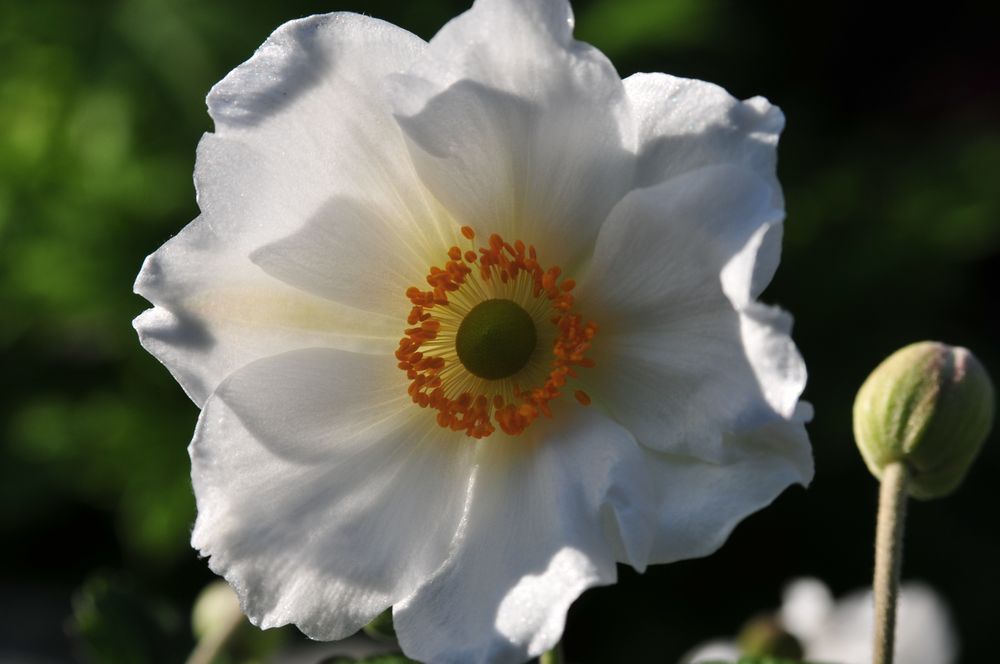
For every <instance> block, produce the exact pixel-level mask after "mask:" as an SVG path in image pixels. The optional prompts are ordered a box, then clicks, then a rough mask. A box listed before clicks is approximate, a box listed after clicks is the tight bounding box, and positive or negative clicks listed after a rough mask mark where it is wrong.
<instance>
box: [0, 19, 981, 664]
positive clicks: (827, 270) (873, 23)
mask: <svg viewBox="0 0 1000 664" xmlns="http://www.w3.org/2000/svg"><path fill="white" fill-rule="evenodd" d="M574 4H575V7H576V12H577V36H578V37H579V38H580V39H583V40H585V41H589V42H591V43H593V44H595V45H596V46H597V47H599V48H600V49H602V50H603V51H604V52H605V53H606V54H607V55H608V56H609V57H610V58H611V59H612V61H613V62H614V63H615V65H616V66H617V67H618V70H619V72H620V73H621V74H622V75H623V76H625V75H628V74H631V73H633V72H637V71H665V72H669V73H673V74H677V75H682V76H689V77H695V78H700V79H704V80H709V81H713V82H716V83H719V84H721V85H723V86H724V87H726V88H727V89H729V90H730V91H731V92H732V93H733V94H734V95H736V96H738V97H749V96H753V95H757V94H760V95H764V96H766V97H768V98H769V99H770V100H772V101H773V102H775V103H777V104H778V105H780V106H781V107H782V108H783V110H784V111H785V114H786V116H787V118H788V125H787V129H786V131H785V133H784V135H783V137H782V143H781V148H780V151H779V156H780V163H779V174H780V177H781V180H782V182H783V184H784V187H785V193H786V196H787V209H788V219H787V222H786V231H785V249H784V259H783V263H782V266H781V268H780V270H779V271H778V275H777V278H776V279H775V281H774V283H773V284H772V286H771V287H770V288H769V289H768V290H767V292H766V293H765V296H764V299H765V300H766V301H769V302H771V303H776V304H779V305H781V306H783V307H785V308H787V309H789V310H790V311H791V312H793V313H794V315H795V319H796V327H795V333H794V337H795V340H796V341H797V343H798V344H799V347H800V349H801V351H802V353H803V355H804V356H805V359H806V362H807V364H808V366H809V373H810V380H809V386H808V388H807V390H806V395H805V396H806V398H807V399H808V400H810V401H811V402H813V403H814V405H815V408H816V417H815V420H814V421H813V423H812V424H811V425H810V431H811V436H812V441H813V445H814V449H815V457H816V479H815V481H814V483H813V485H812V486H811V487H810V488H809V489H808V490H803V489H801V488H792V489H789V490H788V491H786V492H785V494H783V495H782V496H781V497H780V498H779V499H778V500H777V502H776V503H775V504H774V506H772V507H771V508H769V509H767V510H764V511H763V512H761V513H759V514H757V515H755V516H753V517H751V518H749V519H748V520H747V521H746V522H745V523H743V524H742V525H740V526H739V527H738V528H737V530H736V531H735V533H734V534H733V536H732V538H731V540H730V542H729V543H728V544H727V545H726V546H725V547H724V548H723V549H722V550H721V551H720V552H718V553H717V554H715V555H713V556H710V557H708V558H705V559H702V560H696V561H689V562H683V563H679V564H674V565H668V566H657V567H653V568H652V569H650V570H649V571H648V572H646V573H645V574H644V575H638V574H636V573H634V572H633V571H631V570H626V569H622V571H621V580H620V582H619V583H618V585H616V586H614V587H610V588H602V589H596V590H592V591H589V592H587V593H586V594H585V595H584V596H583V597H582V598H581V599H580V600H579V601H578V602H577V603H576V604H575V605H574V606H573V608H572V610H571V611H570V614H569V620H568V626H567V633H566V637H565V641H564V643H565V648H566V653H567V656H568V659H569V660H570V661H573V662H618V661H630V658H637V659H635V660H634V661H650V662H674V661H676V660H677V658H678V657H679V656H680V655H681V654H682V653H683V652H684V651H686V650H687V649H689V648H690V647H691V646H693V645H695V644H696V643H698V642H699V641H701V640H703V639H705V638H708V637H713V636H719V635H726V634H733V633H734V632H735V631H737V630H738V629H739V627H740V625H741V624H742V622H743V621H744V620H745V619H746V618H748V617H749V616H751V615H752V614H754V613H756V612H758V611H760V610H761V609H769V608H773V607H775V606H777V605H778V604H779V603H780V592H781V588H782V586H783V585H784V583H785V582H786V581H788V580H789V579H791V578H793V577H796V576H800V575H813V576H817V577H819V578H821V579H823V580H825V581H826V582H827V584H828V585H829V586H830V587H831V588H832V589H833V591H834V592H835V593H836V594H838V595H839V594H843V593H845V592H847V591H849V590H851V589H854V588H857V587H859V586H863V585H865V584H866V583H868V582H869V576H870V568H871V559H872V537H873V532H874V507H875V502H876V493H877V487H876V484H875V482H874V481H873V480H872V479H871V477H870V476H869V475H868V473H867V471H866V469H865V467H864V465H863V464H862V462H861V459H860V457H859V456H858V454H857V453H856V451H855V449H854V444H853V439H852V435H851V403H852V400H853V397H854V393H855V391H856V390H857V388H858V387H859V386H860V384H861V382H862V380H863V379H864V378H865V376H866V375H867V373H868V372H869V371H870V370H871V369H872V368H874V366H875V365H876V364H877V363H878V362H879V361H880V360H881V359H882V358H883V357H884V356H886V355H887V354H889V353H890V352H891V351H893V350H894V349H896V348H898V347H900V346H902V345H905V344H907V343H909V342H911V341H916V340H921V339H938V340H942V341H946V342H948V343H952V344H958V345H964V346H967V347H969V348H971V349H973V350H974V351H975V352H976V353H977V354H978V356H979V357H980V359H981V360H982V361H983V363H984V364H985V365H986V367H987V368H988V369H990V370H991V371H992V373H993V375H994V377H1000V347H998V344H997V340H998V338H1000V327H998V325H997V322H996V321H997V320H998V317H997V316H996V315H995V309H996V306H997V294H998V289H997V286H998V280H997V277H998V274H1000V67H998V65H997V63H998V62H1000V57H998V56H1000V47H998V44H1000V41H998V40H997V39H996V26H997V25H1000V21H998V19H1000V10H998V7H1000V5H998V4H997V3H992V2H981V3H963V2H949V3H946V4H945V5H943V6H940V7H938V8H937V9H936V10H935V11H934V12H933V13H930V12H927V13H920V12H919V11H918V10H917V9H916V8H915V5H912V4H900V5H899V6H895V5H894V4H893V3H881V4H879V3H862V2H838V3H793V2H779V1H777V0H762V1H758V2H753V3H747V2H737V1H736V0H592V1H585V0H579V1H578V2H576V3H574ZM466 6H467V5H466V3H465V2H456V1H452V0H447V1H446V0H419V1H415V2H410V3H399V2H393V1H384V2H380V1H371V2H363V1H361V0H331V1H328V2H320V1H315V0H314V1H307V0H295V1H286V2H282V3H275V2H265V1H262V0H261V1H255V2H247V1H245V0H243V1H237V0H216V1H214V2H202V1H200V0H91V1H88V2H77V1H74V0H33V1H32V2H27V1H25V2H20V1H18V0H3V1H2V2H0V532H2V543H3V545H2V547H0V616H2V619H0V661H3V662H13V661H24V662H35V661H52V662H61V661H74V660H78V659H81V658H84V657H87V653H88V652H90V653H93V652H95V650H94V648H95V647H96V646H95V645H94V644H95V643H98V644H99V643H100V642H101V641H100V640H101V639H102V638H111V639H121V638H124V637H122V636H121V634H119V635H117V636H114V635H112V636H108V634H109V633H114V632H121V633H127V634H128V635H129V636H128V638H129V639H131V640H132V641H133V642H130V643H129V644H127V645H126V646H120V644H119V645H118V646H115V647H126V649H125V650H118V651H114V652H120V653H132V654H129V655H127V656H126V655H114V656H111V655H104V656H98V657H96V658H95V657H93V655H91V658H92V659H94V660H95V661H138V662H141V661H162V662H176V661H182V660H183V657H184V656H185V654H186V652H187V651H188V650H189V649H190V647H191V645H192V636H191V634H190V627H189V614H190V607H191V604H192V601H193V599H194V597H195V596H196V594H197V593H198V591H199V590H200V589H201V588H202V587H203V586H204V585H205V584H206V583H208V582H209V581H210V580H211V579H212V574H211V572H209V570H208V569H207V566H206V564H205V563H204V561H199V560H198V559H197V557H196V555H195V553H194V552H193V551H192V550H191V549H190V547H189V545H188V536H189V531H190V528H191V525H192V523H193V520H194V501H193V497H192V493H191V488H190V480H189V476H188V473H189V462H188V457H187V451H186V446H187V443H188V441H189V439H190V436H191V433H192V430H193V427H194V424H195V420H196V418H197V415H198V411H197V409H196V408H195V406H194V405H193V404H192V403H190V402H189V401H188V400H187V399H186V397H185V396H184V394H183V392H182V391H181V389H180V388H179V387H178V386H177V384H176V383H175V382H174V381H173V379H172V378H171V377H170V376H169V375H168V373H167V371H166V370H165V369H164V368H163V367H162V366H160V365H159V363H158V362H157V361H156V360H155V359H153V358H152V357H151V356H149V355H148V354H146V353H145V352H144V351H143V350H142V349H141V348H140V347H139V344H138V342H137V340H136V336H135V334H134V332H133V330H132V328H131V324H130V321H131V319H132V318H133V317H135V316H136V315H137V314H138V313H140V312H141V311H142V310H143V309H145V308H146V307H147V304H146V303H145V302H144V301H143V300H142V299H141V298H139V297H138V296H135V295H133V294H132V292H131V289H132V282H133V280H134V278H135V275H136V273H137V272H138V270H139V266H140V265H141V263H142V260H143V258H144V257H145V256H146V255H147V254H148V253H151V252H152V251H153V250H155V249H156V248H157V247H158V246H159V245H160V244H161V243H163V242H164V241H165V240H166V239H167V238H169V237H170V236H171V235H172V234H174V233H176V232H178V231H179V230H180V229H181V228H182V227H183V226H184V225H185V224H186V223H187V222H188V221H190V220H191V219H193V218H194V217H195V216H196V215H197V212H198V210H197V207H196V205H195V198H194V188H193V185H192V179H191V174H192V170H193V166H194V157H195V146H196V145H197V143H198V139H199V137H200V136H201V134H202V133H203V132H206V131H210V130H211V129H212V126H211V121H210V119H209V117H208V115H207V113H206V111H205V105H204V97H205V94H206V93H207V91H208V89H209V88H210V87H211V86H212V84H214V83H215V82H216V81H218V80H219V79H220V78H222V76H224V75H225V74H226V73H227V72H228V71H229V70H230V69H232V68H233V67H234V66H236V65H237V64H239V63H240V62H242V61H243V60H245V59H246V58H248V57H249V56H250V55H251V54H252V53H253V51H254V49H255V48H256V47H257V46H258V45H259V44H260V43H261V42H262V41H263V40H264V39H265V38H266V37H267V35H268V34H269V33H270V32H271V31H272V30H273V29H274V28H275V27H277V26H278V25H279V24H281V23H282V22H284V21H286V20H289V19H292V18H297V17H300V16H304V15H307V14H311V13H318V12H325V11H332V10H350V11H359V12H363V13H367V14H371V15H373V16H376V17H380V18H384V19H386V20H389V21H391V22H393V23H396V24H398V25H400V26H402V27H404V28H407V29H409V30H411V31H413V32H415V33H416V34H418V35H420V36H422V37H424V38H429V37H431V36H432V35H433V34H434V32H435V31H436V30H437V28H438V27H440V26H441V25H442V24H443V23H444V22H445V21H446V20H447V19H449V18H450V17H452V16H454V15H455V14H457V13H458V12H460V11H462V10H463V9H464V8H465V7H466ZM992 438H993V440H989V441H987V443H986V445H985V448H984V450H983V453H982V455H981V457H980V459H979V461H978V462H977V464H976V465H975V466H974V468H973V470H972V472H971V474H970V475H969V477H968V479H967V480H966V482H965V484H964V486H963V487H962V488H961V489H960V490H959V491H958V492H957V493H956V494H954V495H953V496H951V497H949V498H947V499H944V500H940V501H936V502H932V503H915V504H913V505H912V506H911V510H910V517H909V522H908V532H907V543H908V546H907V551H906V559H905V563H904V577H905V578H908V579H921V580H924V581H926V582H927V583H929V584H930V585H931V586H933V587H934V588H936V589H937V590H938V591H939V593H940V594H941V595H942V596H943V597H944V598H945V599H946V600H947V602H948V603H949V604H950V606H951V607H952V611H953V615H954V619H955V623H956V625H957V627H958V630H959V637H960V640H961V643H962V658H961V661H963V662H983V661H993V659H995V652H996V642H995V641H996V613H995V608H994V607H995V604H996V599H995V597H996V596H997V595H1000V565H997V564H996V560H997V551H1000V525H998V521H997V518H996V514H995V512H994V511H993V510H994V509H995V508H994V505H995V499H996V497H997V495H998V490H997V486H998V482H997V478H998V477H1000V446H998V444H997V443H998V442H1000V441H998V440H997V435H996V434H994V435H993V437H992ZM109 616H110V617H109ZM102 621H103V622H102ZM108 625H115V626H116V627H114V628H109V627H108ZM123 626H124V627H123ZM102 630H103V631H102ZM287 638H290V639H294V638H295V636H294V635H289V636H287ZM128 648H131V650H129V649H128ZM107 652H112V651H107ZM901 664H905V662H904V663H901Z"/></svg>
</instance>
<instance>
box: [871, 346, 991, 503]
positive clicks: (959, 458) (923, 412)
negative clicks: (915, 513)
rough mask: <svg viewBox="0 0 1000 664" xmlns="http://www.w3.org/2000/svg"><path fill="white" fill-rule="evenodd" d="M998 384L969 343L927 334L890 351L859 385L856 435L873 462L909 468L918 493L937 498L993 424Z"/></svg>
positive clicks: (876, 468) (874, 468)
mask: <svg viewBox="0 0 1000 664" xmlns="http://www.w3.org/2000/svg"><path fill="white" fill-rule="evenodd" d="M993 400H994V397H993V385H992V383H991V382H990V377H989V375H987V373H986V370H985V369H984V368H983V366H982V365H981V364H980V363H979V361H978V360H977V359H976V358H975V357H974V356H973V355H972V353H970V352H969V351H968V350H966V349H965V348H960V347H956V346H948V345H945V344H942V343H937V342H933V341H923V342H920V343H915V344H911V345H909V346H906V347H905V348H902V349H900V350H898V351H896V352H895V353H893V354H892V355H890V356H889V357H888V358H886V359H885V360H884V361H883V362H882V363H881V364H880V365H879V366H878V367H876V369H875V371H873V372H872V373H871V375H870V376H868V379H867V380H866V381H865V382H864V385H862V386H861V389H860V390H858V396H857V398H856V399H855V401H854V438H855V440H856V442H857V445H858V449H859V450H860V451H861V456H862V457H864V460H865V463H866V464H867V465H868V469H869V470H870V471H871V472H872V474H873V475H875V477H878V478H881V477H882V471H883V469H884V468H885V467H886V466H887V465H888V464H890V463H893V462H896V461H901V462H903V463H905V464H906V467H907V469H908V470H909V471H910V481H909V493H910V495H911V496H913V497H914V498H937V497H940V496H944V495H946V494H948V493H951V492H952V491H954V490H955V489H956V488H957V487H958V485H959V484H961V482H962V478H963V477H965V473H966V472H967V471H968V469H969V466H971V465H972V461H973V459H975V457H976V454H977V453H978V452H979V447H980V446H981V445H982V443H983V440H984V439H985V438H986V434H987V433H989V430H990V427H991V426H992V424H993Z"/></svg>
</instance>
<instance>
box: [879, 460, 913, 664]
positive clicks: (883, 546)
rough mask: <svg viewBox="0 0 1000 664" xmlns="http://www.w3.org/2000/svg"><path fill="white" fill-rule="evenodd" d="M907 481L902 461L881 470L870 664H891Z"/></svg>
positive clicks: (907, 472)
mask: <svg viewBox="0 0 1000 664" xmlns="http://www.w3.org/2000/svg"><path fill="white" fill-rule="evenodd" d="M908 481H909V471H908V470H907V468H906V465H905V463H904V462H902V461H896V462H893V463H890V464H889V465H887V466H886V467H885V469H884V470H883V471H882V486H881V489H880V491H879V499H878V525H877V526H876V531H875V581H874V587H873V590H874V593H875V658H874V664H892V656H893V640H894V638H895V634H896V600H897V598H898V596H899V575H900V569H901V566H902V562H903V525H904V522H905V520H906V497H907V493H906V486H907V483H908Z"/></svg>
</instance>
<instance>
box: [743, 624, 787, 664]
mask: <svg viewBox="0 0 1000 664" xmlns="http://www.w3.org/2000/svg"><path fill="white" fill-rule="evenodd" d="M736 645H737V646H738V647H739V649H740V652H741V653H742V654H743V655H745V656H748V657H780V658H786V657H787V658H788V659H794V660H798V659H799V658H801V657H802V645H801V644H799V642H798V640H797V639H796V638H795V637H794V636H792V635H791V634H789V633H788V632H786V631H785V629H784V628H783V627H782V626H781V623H780V622H779V621H778V619H777V618H776V617H774V616H771V615H761V616H757V617H756V618H751V619H750V621H749V622H747V624H746V625H744V626H743V629H741V630H740V633H739V635H738V636H737V637H736Z"/></svg>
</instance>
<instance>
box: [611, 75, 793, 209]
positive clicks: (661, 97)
mask: <svg viewBox="0 0 1000 664" xmlns="http://www.w3.org/2000/svg"><path fill="white" fill-rule="evenodd" d="M625 90H626V93H627V94H628V99H629V102H630V103H631V105H632V113H633V116H634V117H635V121H636V126H637V131H638V134H639V138H638V141H639V167H638V171H637V174H636V177H637V185H638V186H640V187H646V186H650V185H653V184H657V183H659V182H663V181H664V180H668V179H670V178H672V177H675V176H677V175H680V174H682V173H686V172H688V171H692V170H696V169H698V168H701V167H703V166H708V165H712V164H736V165H742V166H744V167H747V168H750V169H751V170H753V171H754V172H755V173H756V174H757V175H758V176H760V177H761V178H763V179H764V180H766V181H767V183H768V184H769V186H770V187H771V190H772V195H773V196H774V202H775V205H776V206H778V207H780V206H781V205H782V202H781V201H782V199H781V187H780V185H779V184H778V180H777V178H776V176H775V164H776V161H777V157H776V150H775V149H776V147H777V144H778V135H779V134H780V133H781V130H782V128H783V127H784V125H785V117H784V115H782V113H781V110H779V109H778V108H777V107H776V106H772V105H771V104H770V103H769V102H768V101H767V100H766V99H764V98H763V97H754V98H753V99H748V100H746V101H742V102H741V101H739V100H737V99H735V98H733V97H732V96H731V95H730V94H729V93H728V92H726V91H725V90H723V89H722V88H720V87H719V86H717V85H714V84H712V83H706V82H704V81H697V80H693V79H686V78H677V77H675V76H669V75H667V74H634V75H632V76H629V77H628V78H627V79H625Z"/></svg>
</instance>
